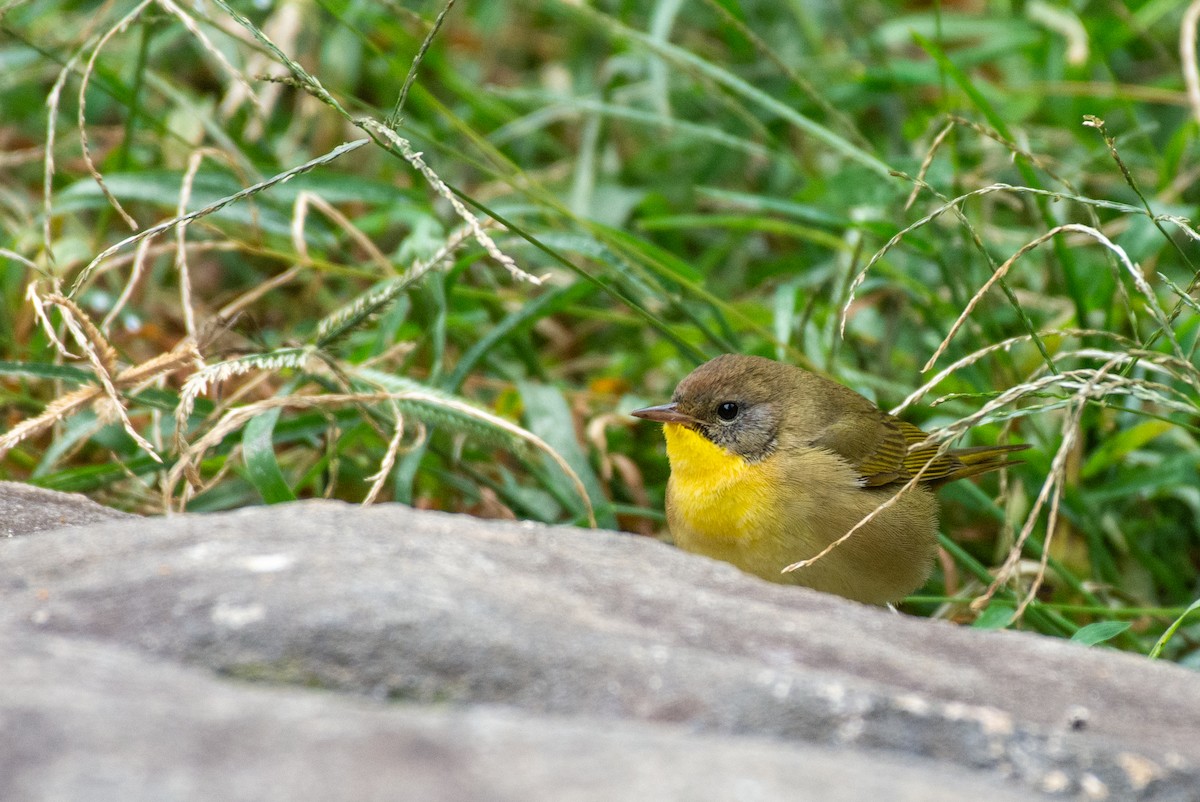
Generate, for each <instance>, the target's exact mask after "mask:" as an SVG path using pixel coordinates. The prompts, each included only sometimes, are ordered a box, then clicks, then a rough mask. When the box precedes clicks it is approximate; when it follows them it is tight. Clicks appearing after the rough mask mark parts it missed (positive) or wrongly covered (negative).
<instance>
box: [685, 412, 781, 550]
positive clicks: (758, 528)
mask: <svg viewBox="0 0 1200 802" xmlns="http://www.w3.org/2000/svg"><path fill="white" fill-rule="evenodd" d="M663 435H664V436H665V437H666V440H667V458H668V459H670V461H671V479H670V483H669V485H668V491H667V494H668V500H669V506H670V509H669V517H670V523H671V531H672V532H673V533H674V535H675V539H676V542H678V543H679V545H681V546H683V547H684V548H689V546H690V548H692V549H693V550H699V551H705V552H707V551H708V549H705V548H704V547H703V545H702V544H704V543H705V542H709V543H712V542H713V541H718V542H720V541H724V542H725V543H730V542H739V541H745V540H747V539H753V538H755V537H756V536H757V535H758V534H760V533H761V532H762V531H763V529H764V527H767V526H769V523H770V519H771V518H772V517H773V516H772V511H773V509H774V507H775V504H774V502H775V500H776V494H777V492H778V484H777V480H776V478H775V476H774V471H772V470H771V469H770V467H769V466H768V463H769V462H770V461H769V460H766V461H763V462H747V461H746V460H745V459H743V458H742V457H739V456H738V455H736V454H732V453H730V452H728V451H726V450H725V449H723V448H721V447H720V446H718V445H717V444H716V443H713V442H712V441H711V440H709V439H708V438H706V437H704V436H703V435H700V434H698V433H696V432H695V431H693V430H691V429H689V428H687V427H686V426H681V425H680V424H678V423H667V424H665V425H664V426H663ZM714 545H715V544H714Z"/></svg>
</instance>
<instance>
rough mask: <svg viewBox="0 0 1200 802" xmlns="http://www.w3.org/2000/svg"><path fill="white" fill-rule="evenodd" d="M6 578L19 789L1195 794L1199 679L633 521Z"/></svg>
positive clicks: (334, 533) (299, 531)
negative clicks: (847, 591) (709, 551)
mask: <svg viewBox="0 0 1200 802" xmlns="http://www.w3.org/2000/svg"><path fill="white" fill-rule="evenodd" d="M0 588H2V590H3V594H4V599H5V604H4V605H3V608H2V609H0V650H2V651H3V653H4V654H5V655H9V656H12V659H6V660H5V661H0V688H5V689H6V691H5V693H4V694H3V695H0V727H2V728H3V731H4V732H6V733H15V732H20V733H23V735H22V737H21V739H20V740H21V745H20V748H18V749H16V750H10V751H9V753H8V754H3V751H2V750H0V798H5V799H7V798H31V797H39V796H42V797H63V798H71V797H72V796H75V797H79V796H80V795H81V794H82V795H83V796H88V798H101V799H152V798H153V799H188V800H190V799H202V798H216V797H220V798H222V799H241V798H245V799H251V798H254V799H259V798H272V799H273V798H276V797H278V798H281V799H282V798H285V797H286V798H289V799H298V798H299V799H305V798H314V799H317V798H330V797H331V796H339V797H341V798H355V799H373V798H384V797H387V798H411V799H431V800H440V799H509V798H511V799H556V800H558V799H714V800H715V799H722V800H724V799H796V798H807V799H814V800H870V802H878V800H884V799H887V800H891V799H914V800H916V799H921V800H937V799H964V798H979V799H988V800H993V799H994V800H1005V799H1036V798H1041V796H1042V795H1043V794H1050V795H1053V796H1056V797H1058V798H1068V799H1111V800H1117V799H1148V800H1193V799H1200V738H1197V734H1198V733H1200V724H1198V722H1200V677H1197V676H1196V675H1195V674H1194V673H1191V672H1188V671H1186V670H1184V669H1181V668H1178V667H1176V666H1172V665H1164V664H1158V663H1152V662H1150V661H1147V660H1145V659H1142V658H1139V657H1136V656H1131V655H1125V654H1119V653H1116V652H1113V651H1109V650H1103V649H1087V648H1085V647H1082V646H1079V645H1076V644H1071V643H1066V642H1061V641H1056V640H1052V639H1048V638H1043V637H1039V636H1034V635H1026V634H1022V633H1010V632H982V631H976V630H969V629H963V628H958V627H954V626H951V625H949V624H944V623H940V622H932V621H927V620H923V619H914V618H908V617H905V616H897V615H894V614H892V613H889V612H886V611H882V610H878V609H874V608H868V607H863V606H860V605H856V604H853V603H851V602H846V601H844V600H841V599H837V598H834V597H829V596H823V595H820V594H816V593H813V592H810V591H806V590H803V589H798V588H792V587H784V586H778V585H772V584H769V583H766V582H762V581H759V580H757V579H755V578H752V577H749V576H746V575H743V574H741V573H739V572H738V571H736V570H735V569H733V568H732V567H729V566H725V565H722V564H718V563H713V562H711V561H708V560H704V559H701V558H697V557H693V556H690V555H686V554H683V553H681V552H678V551H676V550H674V549H671V548H669V547H667V546H664V545H662V544H659V543H657V542H654V541H651V540H647V539H642V538H637V537H633V536H627V535H618V534H614V533H609V532H595V531H586V530H576V529H565V528H549V527H541V526H535V525H530V524H506V523H498V522H485V521H477V520H472V519H469V518H463V517H459V516H449V515H440V514H434V513H418V512H415V511H413V510H410V509H408V508H405V507H400V506H395V505H381V506H378V507H375V508H372V509H366V510H364V509H359V508H355V507H351V506H347V505H342V504H337V503H334V502H304V503H299V504H290V505H281V506H275V507H269V508H256V509H252V510H245V511H241V512H237V513H230V514H223V515H209V516H181V517H177V518H170V519H142V520H138V521H136V523H135V524H132V525H131V524H130V523H129V522H128V521H122V522H115V523H99V524H93V525H89V526H86V527H80V528H73V529H67V530H61V531H57V532H42V533H40V534H38V535H37V536H35V537H26V538H14V539H11V540H7V541H3V542H0ZM239 680H241V681H239ZM245 680H254V681H257V682H256V683H254V684H250V683H247V682H245ZM284 686H290V687H284ZM317 689H323V690H324V691H326V692H320V691H318V690H317ZM9 691H13V692H12V693H9ZM328 691H333V693H330V692H328ZM88 788H95V789H102V791H103V793H100V794H99V795H97V794H87V793H83V792H81V791H80V789H88ZM398 788H401V789H404V790H403V791H398V790H397V789H398ZM138 789H149V790H143V791H138ZM215 789H219V791H220V793H215V792H214V790H215ZM338 789H343V790H344V789H352V791H351V792H349V793H345V792H343V793H339V792H338ZM60 791H61V793H59V792H60ZM155 792H157V793H155Z"/></svg>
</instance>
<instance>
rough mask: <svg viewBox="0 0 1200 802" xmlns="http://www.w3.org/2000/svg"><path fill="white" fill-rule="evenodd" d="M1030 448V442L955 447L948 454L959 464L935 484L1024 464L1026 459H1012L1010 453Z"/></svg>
mask: <svg viewBox="0 0 1200 802" xmlns="http://www.w3.org/2000/svg"><path fill="white" fill-rule="evenodd" d="M1027 448H1029V444H1028V443H1018V444H1014V445H1005V446H976V447H974V448H959V449H955V450H953V451H951V452H949V454H948V455H947V456H949V457H951V458H953V459H954V460H955V461H956V462H958V463H959V464H958V465H957V466H956V467H955V468H954V469H953V470H951V471H949V472H948V473H947V474H946V475H945V476H943V477H938V478H936V479H935V480H934V482H933V484H939V485H940V484H944V483H945V482H952V481H954V480H955V479H966V478H967V477H969V476H979V475H980V474H983V473H990V472H991V471H998V470H1000V469H1001V468H1008V467H1010V466H1012V465H1022V464H1024V462H1025V460H1021V459H1010V458H1009V454H1012V453H1013V452H1016V451H1024V450H1025V449H1027Z"/></svg>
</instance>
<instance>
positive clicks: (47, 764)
mask: <svg viewBox="0 0 1200 802" xmlns="http://www.w3.org/2000/svg"><path fill="white" fill-rule="evenodd" d="M0 650H2V651H3V653H4V654H5V655H16V659H15V660H6V661H5V662H4V663H3V664H0V682H2V683H3V688H4V693H3V695H0V728H2V729H3V732H5V733H6V735H7V737H6V739H5V741H6V745H5V748H4V749H3V750H0V798H3V799H11V800H37V799H47V800H49V799H53V800H69V799H78V800H121V801H122V802H139V801H140V800H144V801H145V802H167V801H169V800H197V801H199V800H222V802H238V801H239V800H247V802H251V801H253V802H264V801H267V800H281V801H286V802H295V800H307V799H313V800H334V799H345V800H355V801H356V802H370V800H381V801H382V800H392V801H393V802H394V801H395V800H413V801H414V802H470V801H471V800H480V801H481V802H482V801H483V800H488V802H503V801H504V800H511V801H512V802H530V801H531V800H555V802H583V800H671V799H679V800H714V801H715V800H721V801H722V802H725V801H726V800H747V802H750V801H751V800H777V799H790V800H797V799H800V800H803V799H808V800H814V801H816V800H819V801H820V802H853V801H854V800H861V799H867V798H872V799H877V800H885V799H886V800H899V801H900V802H957V800H962V799H969V798H986V799H988V800H997V801H998V802H1020V801H1021V800H1026V799H1029V797H1028V796H1027V795H1025V794H1023V793H1020V792H1019V791H1018V790H1015V789H998V788H997V787H996V784H995V783H994V782H988V781H987V779H986V778H984V777H981V776H979V775H978V774H975V773H972V772H969V771H966V770H963V769H956V768H953V767H947V766H941V765H937V764H935V763H934V762H933V761H930V760H922V759H916V760H913V759H908V758H901V757H899V756H896V755H886V754H876V753H871V752H867V751H862V750H857V749H852V748H849V749H848V748H843V749H837V750H834V749H828V748H822V747H817V746H811V745H807V744H803V743H797V742H792V743H787V742H781V741H774V740H770V739H767V738H761V737H753V736H740V737H735V736H720V735H713V734H702V733H693V732H688V731H687V730H686V729H685V728H681V727H678V726H669V725H656V724H645V723H640V722H627V721H600V720H596V719H589V718H586V717H574V718H569V719H564V718H554V717H547V716H536V715H531V714H528V713H522V712H521V711H516V710H511V709H510V710H505V709H496V708H487V707H478V706H477V707H472V708H467V709H458V708H453V709H451V708H446V707H441V708H429V707H417V706H412V705H403V704H401V705H380V704H377V703H371V702H369V701H368V700H362V699H354V698H352V697H344V696H339V695H334V694H322V693H312V692H306V691H302V690H294V689H277V688H266V687H259V688H255V687H251V686H245V685H241V684H235V683H230V682H227V681H221V680H219V679H216V678H213V677H211V676H210V675H207V674H206V673H205V672H201V671H199V670H196V669H185V668H181V667H178V666H175V665H171V664H168V663H165V662H163V661H161V660H156V659H154V658H151V657H148V656H145V655H143V654H138V653H136V652H134V651H133V650H130V649H123V648H119V647H114V646H110V645H107V644H94V643H89V642H86V641H81V640H74V639H64V638H58V637H53V636H44V635H37V634H32V633H29V632H23V633H22V632H17V633H14V632H12V631H5V630H3V629H0ZM930 778H936V779H937V783H936V785H931V783H930ZM868 795H869V796H868Z"/></svg>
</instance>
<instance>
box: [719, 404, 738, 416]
mask: <svg viewBox="0 0 1200 802" xmlns="http://www.w3.org/2000/svg"><path fill="white" fill-rule="evenodd" d="M737 416H738V405H737V404H735V403H733V402H732V401H726V402H725V403H723V404H720V405H718V406H717V417H718V418H720V419H721V420H723V421H731V420H733V419H734V418H736V417H737Z"/></svg>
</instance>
